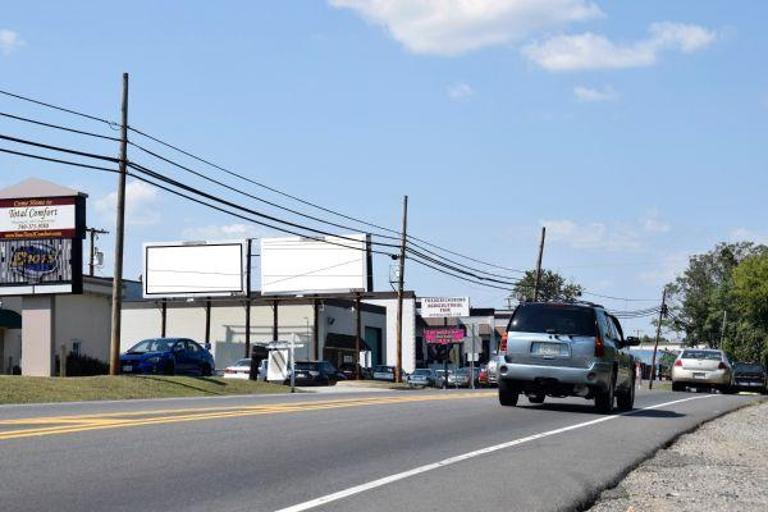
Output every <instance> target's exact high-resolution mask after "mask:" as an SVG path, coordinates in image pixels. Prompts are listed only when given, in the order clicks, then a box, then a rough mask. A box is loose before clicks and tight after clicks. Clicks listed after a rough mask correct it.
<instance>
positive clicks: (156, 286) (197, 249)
mask: <svg viewBox="0 0 768 512" xmlns="http://www.w3.org/2000/svg"><path fill="white" fill-rule="evenodd" d="M246 252H247V242H245V241H235V242H186V243H185V242H168V243H149V244H144V297H145V298H163V297H194V296H206V297H215V296H232V295H245V294H246V293H247V286H246V276H245V269H246V257H247V254H246Z"/></svg>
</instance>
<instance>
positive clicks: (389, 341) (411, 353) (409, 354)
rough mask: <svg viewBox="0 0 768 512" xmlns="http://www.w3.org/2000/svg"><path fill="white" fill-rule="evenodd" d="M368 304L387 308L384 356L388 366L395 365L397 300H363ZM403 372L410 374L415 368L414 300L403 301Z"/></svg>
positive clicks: (405, 299)
mask: <svg viewBox="0 0 768 512" xmlns="http://www.w3.org/2000/svg"><path fill="white" fill-rule="evenodd" d="M365 302H367V303H368V304H375V305H377V306H383V307H385V308H387V315H386V316H387V324H386V334H385V336H384V339H385V346H386V349H385V351H384V352H385V356H386V361H387V363H386V364H387V365H388V366H395V365H396V364H397V298H392V299H365ZM402 354H403V355H402V357H403V361H402V362H403V370H404V371H405V372H408V373H410V372H412V371H413V370H414V369H415V368H416V299H415V298H404V299H403V339H402Z"/></svg>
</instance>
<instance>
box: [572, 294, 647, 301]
mask: <svg viewBox="0 0 768 512" xmlns="http://www.w3.org/2000/svg"><path fill="white" fill-rule="evenodd" d="M582 294H583V295H591V296H593V297H600V298H601V299H610V300H619V301H624V302H658V300H659V299H636V298H630V297H613V296H611V295H602V294H599V293H594V292H582Z"/></svg>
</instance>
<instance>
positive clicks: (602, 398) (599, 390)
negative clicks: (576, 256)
mask: <svg viewBox="0 0 768 512" xmlns="http://www.w3.org/2000/svg"><path fill="white" fill-rule="evenodd" d="M638 343H639V340H638V339H637V338H633V337H629V338H627V339H625V338H624V333H623V332H622V329H621V324H620V323H619V321H618V320H617V319H616V317H614V316H613V315H611V314H609V313H608V312H607V311H606V310H605V309H604V308H603V307H602V306H600V305H598V304H591V303H581V302H579V303H552V302H546V303H544V302H527V303H522V304H520V305H519V306H518V307H517V309H515V312H514V314H513V315H512V318H511V319H510V322H509V326H508V327H507V351H506V353H504V354H502V358H500V361H499V369H498V377H499V402H500V403H501V405H508V406H515V405H517V401H518V398H519V396H520V395H521V394H525V395H526V396H527V397H528V400H529V401H530V402H531V403H537V404H540V403H543V402H544V397H545V396H551V397H559V398H562V397H566V396H580V397H583V398H586V399H587V400H592V399H594V401H595V406H596V407H597V409H598V410H599V411H600V412H603V413H609V412H611V411H613V409H614V406H615V405H618V407H619V408H620V409H622V410H630V409H632V407H633V406H634V402H635V371H634V368H635V359H634V357H633V356H631V355H630V354H629V352H628V351H626V350H625V349H626V348H627V347H629V346H630V345H636V344H638Z"/></svg>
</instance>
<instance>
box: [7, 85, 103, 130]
mask: <svg viewBox="0 0 768 512" xmlns="http://www.w3.org/2000/svg"><path fill="white" fill-rule="evenodd" d="M0 94H3V95H5V96H10V97H12V98H16V99H18V100H22V101H27V102H29V103H34V104H35V105H40V106H41V107H47V108H51V109H53V110H58V111H60V112H66V113H67V114H72V115H75V116H80V117H82V118H85V119H90V120H91V121H99V122H100V123H106V124H107V125H109V126H110V127H112V126H117V123H115V122H113V121H109V120H108V119H104V118H101V117H96V116H92V115H91V114H86V113H84V112H78V111H77V110H72V109H70V108H66V107H60V106H58V105H53V104H51V103H46V102H44V101H40V100H36V99H33V98H30V97H28V96H22V95H21V94H16V93H13V92H9V91H5V90H2V89H0Z"/></svg>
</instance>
